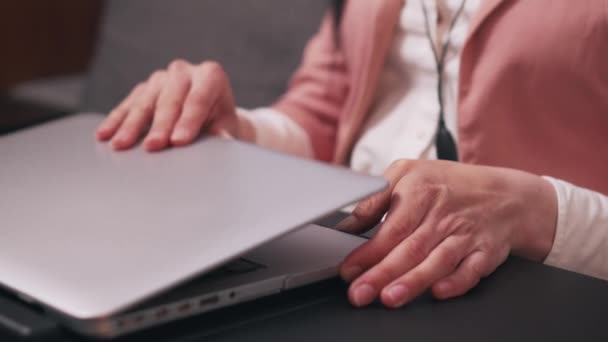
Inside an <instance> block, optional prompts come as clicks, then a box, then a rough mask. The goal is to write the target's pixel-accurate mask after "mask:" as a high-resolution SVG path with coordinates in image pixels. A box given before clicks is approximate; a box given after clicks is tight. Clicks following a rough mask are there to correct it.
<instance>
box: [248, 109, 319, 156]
mask: <svg viewBox="0 0 608 342" xmlns="http://www.w3.org/2000/svg"><path fill="white" fill-rule="evenodd" d="M237 114H238V115H242V116H244V117H246V118H247V119H249V121H250V122H251V124H252V125H253V128H254V131H255V143H256V144H257V145H260V146H263V147H266V148H269V149H272V150H275V151H279V152H283V153H288V154H292V155H296V156H299V157H303V158H310V159H312V158H314V152H313V148H312V143H311V141H310V137H309V135H308V133H307V132H306V131H305V130H304V129H303V128H302V127H300V125H298V124H297V123H296V122H295V121H293V120H292V119H291V118H290V117H288V116H287V115H285V114H283V113H281V112H279V111H277V110H274V109H272V108H258V109H254V110H246V109H243V108H237Z"/></svg>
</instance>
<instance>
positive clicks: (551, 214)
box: [512, 175, 558, 262]
mask: <svg viewBox="0 0 608 342" xmlns="http://www.w3.org/2000/svg"><path fill="white" fill-rule="evenodd" d="M525 177H526V180H524V181H520V182H518V188H519V189H520V194H521V202H520V205H522V211H521V212H522V214H521V215H520V216H521V220H518V221H519V222H518V224H517V225H516V227H515V228H514V229H515V232H514V234H513V240H512V254H514V255H517V256H521V257H524V258H526V259H530V260H534V261H539V262H541V261H544V260H545V259H546V258H547V256H548V255H549V253H550V252H551V249H552V247H553V241H554V239H555V233H556V229H557V215H558V212H557V211H558V209H557V207H558V205H557V194H556V192H555V189H554V187H553V185H552V184H551V183H550V182H549V181H547V180H545V179H543V178H542V177H539V176H535V175H526V176H525Z"/></svg>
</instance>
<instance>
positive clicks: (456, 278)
mask: <svg viewBox="0 0 608 342" xmlns="http://www.w3.org/2000/svg"><path fill="white" fill-rule="evenodd" d="M504 259H506V257H505V258H504ZM504 259H503V260H502V261H504ZM502 261H499V262H497V263H493V262H492V258H490V257H489V256H488V255H487V254H485V253H483V252H480V251H476V252H473V253H472V254H470V255H469V256H468V257H466V258H465V259H464V260H463V261H462V263H461V264H460V265H459V266H458V268H457V269H456V270H455V271H454V272H453V273H452V274H450V275H448V276H447V277H445V278H443V279H441V280H439V281H438V282H437V283H435V284H434V285H433V288H432V290H433V295H434V296H435V298H437V299H442V300H445V299H449V298H454V297H458V296H462V295H464V294H465V293H467V292H469V290H471V289H472V288H474V287H475V286H477V284H478V283H479V281H480V280H481V279H482V278H484V277H487V276H488V275H490V274H491V273H492V272H494V271H495V270H496V268H497V267H498V265H500V264H501V263H502Z"/></svg>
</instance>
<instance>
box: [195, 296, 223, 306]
mask: <svg viewBox="0 0 608 342" xmlns="http://www.w3.org/2000/svg"><path fill="white" fill-rule="evenodd" d="M219 301H220V298H219V296H211V297H207V298H203V299H201V300H200V301H199V302H198V306H200V307H205V306H208V305H212V304H217V302H219Z"/></svg>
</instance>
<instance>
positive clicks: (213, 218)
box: [0, 114, 385, 319]
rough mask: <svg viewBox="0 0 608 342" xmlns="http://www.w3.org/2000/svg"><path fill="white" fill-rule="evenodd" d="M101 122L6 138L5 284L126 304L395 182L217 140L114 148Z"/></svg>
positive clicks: (58, 298)
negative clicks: (100, 138)
mask: <svg viewBox="0 0 608 342" xmlns="http://www.w3.org/2000/svg"><path fill="white" fill-rule="evenodd" d="M100 121H101V117H100V116H99V115H93V114H80V115H76V116H73V117H70V118H68V119H64V120H60V121H56V122H52V123H50V124H46V125H43V126H39V127H35V128H33V129H29V130H26V131H22V132H19V133H16V134H13V135H9V136H5V137H1V138H0V156H1V157H0V158H1V166H0V189H2V190H1V192H0V213H1V221H0V284H1V285H3V286H5V287H7V288H9V289H12V290H13V291H16V292H18V293H21V294H22V295H24V296H26V297H29V298H32V299H34V300H35V301H38V302H40V303H43V304H44V305H47V306H50V307H52V308H54V309H56V310H58V311H60V312H63V313H65V314H67V315H70V316H72V317H75V318H79V319H90V318H99V317H103V316H108V315H111V314H113V313H116V312H118V311H120V310H123V309H125V308H127V307H129V306H131V305H133V304H136V303H138V302H140V301H143V300H144V299H147V298H149V297H150V296H153V295H155V294H157V293H159V292H161V291H163V290H166V289H168V288H170V287H172V286H174V285H177V284H178V283H180V282H183V281H186V280H188V279H190V278H192V277H194V276H196V275H198V274H201V273H203V272H205V271H208V270H210V269H212V268H214V267H216V266H219V265H220V264H222V263H224V262H226V261H228V260H230V259H232V258H233V257H235V256H238V255H241V254H243V253H245V252H247V251H249V250H251V249H253V248H255V247H257V246H259V245H261V244H263V243H264V242H266V241H269V240H271V239H274V238H276V237H278V236H280V235H282V234H285V233H287V232H289V231H291V230H293V229H295V228H297V227H299V226H301V225H303V224H305V223H308V222H311V221H313V220H315V219H317V218H320V217H322V216H323V215H325V214H328V213H330V212H332V211H334V210H336V209H338V208H341V207H343V206H345V205H347V204H349V203H352V202H354V201H357V200H359V199H361V198H363V197H365V196H368V195H370V194H372V193H374V192H377V191H379V190H381V189H382V188H384V187H385V181H384V180H383V179H380V178H373V177H368V176H364V175H360V174H356V173H353V172H351V171H349V170H347V169H342V168H338V167H332V166H328V165H323V164H320V163H315V162H311V161H306V160H301V159H297V158H293V157H288V156H285V155H282V154H279V153H275V152H272V151H267V150H264V149H261V148H258V147H256V146H253V145H248V144H243V143H239V142H235V141H228V140H223V139H218V138H206V139H202V140H201V141H199V142H197V143H195V144H194V145H192V146H190V147H186V148H177V149H172V150H169V151H165V152H161V153H155V154H149V153H146V152H145V151H143V150H142V149H141V148H137V149H134V150H131V151H127V152H120V153H116V152H113V151H111V149H110V148H109V146H108V145H107V144H103V143H97V142H96V141H95V140H94V139H93V136H92V132H93V130H94V128H95V127H96V126H97V124H98V123H99V122H100ZM311 253H314V251H311Z"/></svg>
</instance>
